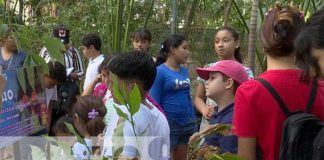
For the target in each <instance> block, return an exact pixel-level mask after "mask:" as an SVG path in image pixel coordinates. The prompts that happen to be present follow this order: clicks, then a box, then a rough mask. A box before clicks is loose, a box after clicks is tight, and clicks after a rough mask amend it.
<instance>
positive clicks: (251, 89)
mask: <svg viewBox="0 0 324 160" xmlns="http://www.w3.org/2000/svg"><path fill="white" fill-rule="evenodd" d="M303 26H304V15H303V13H301V12H300V11H299V10H298V9H296V8H293V7H289V6H288V7H280V6H278V5H277V6H276V7H274V8H273V9H272V10H270V11H269V12H268V13H266V16H265V20H264V22H263V26H262V30H261V42H262V45H263V48H264V51H265V52H266V53H267V71H265V72H264V73H262V74H261V75H260V76H259V77H260V78H263V79H265V80H266V81H268V82H269V83H270V84H271V85H272V86H273V87H274V88H275V90H276V91H277V92H278V93H279V95H280V97H281V98H282V99H283V101H284V103H285V104H286V105H287V107H288V109H289V111H290V112H292V111H296V110H303V111H304V110H305V107H306V103H307V101H308V99H309V95H310V90H311V87H312V86H311V85H310V83H304V82H301V81H300V75H301V73H302V71H301V70H300V69H299V68H298V67H297V65H296V64H295V63H294V56H295V50H294V46H293V41H294V39H295V38H296V36H297V34H298V33H299V32H300V30H301V28H302V27H303ZM323 95H324V85H323V84H319V86H318V91H317V94H316V98H315V101H314V105H313V108H312V113H313V114H315V115H316V116H318V117H319V118H320V119H322V120H324V104H323V101H324V96H323ZM285 119H286V117H285V115H284V113H283V112H282V111H281V109H280V107H279V106H278V105H277V103H276V101H275V100H274V98H273V97H272V95H271V94H270V93H269V92H268V90H267V89H266V88H265V87H264V86H263V85H262V84H260V83H259V82H258V81H256V80H250V81H247V82H245V83H243V84H242V85H241V86H240V87H239V88H238V90H237V92H236V97H235V107H234V120H233V124H234V129H233V131H234V133H235V134H236V135H237V136H238V154H239V156H240V157H241V158H242V159H246V160H255V159H256V148H257V146H258V147H260V149H261V155H262V158H263V160H276V159H279V150H280V143H281V132H282V128H283V122H284V121H285Z"/></svg>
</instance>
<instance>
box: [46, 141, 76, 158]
mask: <svg viewBox="0 0 324 160" xmlns="http://www.w3.org/2000/svg"><path fill="white" fill-rule="evenodd" d="M44 138H45V139H47V140H48V141H50V142H55V143H57V144H58V147H60V148H61V149H63V152H64V154H65V155H66V157H67V158H68V159H74V157H73V155H72V154H71V146H70V145H69V144H67V143H66V142H62V141H59V140H57V139H55V138H53V137H49V136H44ZM50 145H51V144H50ZM52 146H55V145H51V150H50V151H51V153H53V155H52V154H50V157H51V158H54V159H56V158H55V157H56V155H57V154H61V153H56V152H53V150H52V149H53V147H52ZM55 147H56V146H55Z"/></svg>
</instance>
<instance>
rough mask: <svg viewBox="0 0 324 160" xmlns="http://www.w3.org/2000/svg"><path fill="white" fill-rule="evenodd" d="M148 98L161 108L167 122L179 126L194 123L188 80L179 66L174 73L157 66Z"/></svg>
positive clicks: (166, 68)
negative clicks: (173, 122)
mask: <svg viewBox="0 0 324 160" xmlns="http://www.w3.org/2000/svg"><path fill="white" fill-rule="evenodd" d="M150 96H151V97H152V98H153V99H154V100H155V101H156V102H157V103H158V104H160V105H161V106H162V108H163V109H164V111H165V112H166V116H167V119H168V120H173V121H175V122H176V123H178V124H179V125H186V124H189V123H193V122H195V116H194V110H193V105H192V101H191V97H190V79H189V73H188V70H187V69H186V68H184V67H182V66H181V67H180V70H179V71H174V70H171V69H170V68H168V67H167V66H166V65H165V64H161V65H160V66H158V67H157V75H156V77H155V81H154V84H153V86H152V88H151V90H150Z"/></svg>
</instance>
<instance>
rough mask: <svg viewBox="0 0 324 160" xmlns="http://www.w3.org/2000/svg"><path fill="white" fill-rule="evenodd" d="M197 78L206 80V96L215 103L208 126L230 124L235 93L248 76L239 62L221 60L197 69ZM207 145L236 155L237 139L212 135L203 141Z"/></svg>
mask: <svg viewBox="0 0 324 160" xmlns="http://www.w3.org/2000/svg"><path fill="white" fill-rule="evenodd" d="M197 73H198V76H199V77H201V78H203V79H204V80H207V81H206V83H205V89H206V96H207V97H209V98H211V99H212V100H214V101H215V102H216V103H217V107H215V108H214V110H215V112H214V113H213V115H212V116H211V119H210V124H219V123H221V124H232V119H233V112H234V97H235V91H236V89H237V88H238V86H239V85H240V84H242V83H243V82H245V81H247V80H248V75H247V73H246V71H245V69H244V67H243V66H242V64H240V63H239V62H237V61H235V60H222V61H219V62H218V63H216V64H214V65H213V66H211V67H210V68H198V69H197ZM205 143H206V144H207V145H213V146H217V147H219V148H220V149H221V152H222V153H224V152H231V153H237V137H236V136H234V135H231V136H222V135H219V134H212V135H210V136H207V137H206V139H205Z"/></svg>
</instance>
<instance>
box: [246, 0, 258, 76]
mask: <svg viewBox="0 0 324 160" xmlns="http://www.w3.org/2000/svg"><path fill="white" fill-rule="evenodd" d="M258 4H259V1H258V0H253V1H252V11H251V19H250V27H249V30H250V32H249V46H248V66H249V67H250V68H251V70H252V71H253V72H254V67H255V52H256V27H257V17H258Z"/></svg>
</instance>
